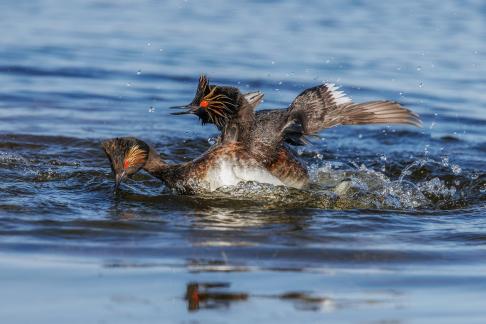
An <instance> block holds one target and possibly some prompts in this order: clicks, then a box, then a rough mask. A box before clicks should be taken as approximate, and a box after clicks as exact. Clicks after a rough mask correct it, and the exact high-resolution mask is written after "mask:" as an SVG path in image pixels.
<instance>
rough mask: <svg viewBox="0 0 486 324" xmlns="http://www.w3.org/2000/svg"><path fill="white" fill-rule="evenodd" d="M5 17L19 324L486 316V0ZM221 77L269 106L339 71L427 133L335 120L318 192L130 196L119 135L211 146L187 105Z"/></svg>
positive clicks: (2, 299)
mask: <svg viewBox="0 0 486 324" xmlns="http://www.w3.org/2000/svg"><path fill="white" fill-rule="evenodd" d="M0 30H2V36H0V177H1V179H2V180H1V181H0V282H1V283H2V289H1V292H0V303H1V304H2V307H1V308H0V321H1V322H2V323H4V322H5V323H29V322H35V323H54V322H60V323H61V322H62V323H64V322H69V323H142V322H176V323H187V322H195V323H199V322H201V323H206V322H207V323H226V322H241V323H247V322H250V321H259V322H265V323H270V322H283V321H288V322H296V321H301V322H306V323H307V322H323V321H329V322H346V323H349V322H353V323H354V322H356V323H363V322H365V323H376V322H382V323H395V322H396V323H402V322H404V323H406V322H414V323H434V322H437V323H458V322H460V323H484V322H485V321H486V310H485V309H484V303H483V301H484V300H486V261H485V260H486V215H485V214H486V212H485V210H486V209H485V207H486V204H485V202H486V167H485V165H486V129H485V125H486V92H485V91H484V89H485V86H486V77H485V75H486V64H485V63H484V62H486V42H484V40H485V39H486V5H485V4H484V3H483V2H481V1H470V2H467V3H466V2H462V1H443V2H440V3H439V2H435V1H420V2H419V1H412V2H406V3H405V2H399V1H387V2H381V3H379V2H364V1H339V2H333V3H331V2H329V3H323V2H321V1H307V2H305V3H304V2H300V1H283V2H277V1H247V2H245V3H235V2H229V1H207V2H205V3H204V4H203V3H201V2H196V1H164V2H161V1H149V0H141V1H136V2H135V1H128V0H119V1H108V0H106V1H95V0H71V1H60V0H39V1H19V0H17V1H10V0H3V1H1V2H0ZM200 73H207V74H208V76H209V78H210V80H211V81H212V82H214V83H217V84H227V85H233V86H237V87H239V88H241V89H242V91H255V90H261V91H263V92H264V93H265V101H264V103H263V104H262V107H264V108H276V107H286V106H287V105H288V104H289V103H290V102H291V101H292V100H293V98H295V96H296V95H297V94H298V93H300V92H301V91H302V90H304V89H306V88H308V87H312V86H314V85H317V84H320V83H322V82H333V83H337V84H339V85H341V86H342V88H343V90H344V91H346V93H347V94H348V95H349V96H350V97H352V98H353V100H355V101H357V102H361V101H367V100H375V99H388V100H397V101H400V102H401V103H402V104H404V105H405V106H407V107H409V108H410V109H412V110H414V111H416V112H417V113H419V114H420V116H421V118H422V120H423V124H424V127H423V128H422V129H415V128H411V127H401V126H391V127H381V126H369V127H368V126H366V127H365V126H362V127H354V126H353V127H338V128H333V129H330V130H327V131H325V132H323V133H322V134H321V135H322V136H321V139H314V140H313V141H312V144H311V145H309V146H306V147H305V148H299V150H297V153H298V154H299V155H300V157H301V158H302V160H303V161H304V162H305V163H306V165H307V166H308V167H309V169H310V171H311V173H312V179H313V186H312V187H311V188H310V189H308V190H305V191H287V190H283V189H282V188H268V187H265V186H262V187H258V186H257V187H254V186H250V187H248V186H245V185H242V186H240V187H238V188H230V189H228V190H226V191H222V192H218V193H215V194H214V195H206V196H200V197H194V196H180V195H175V194H173V193H172V192H170V191H169V190H167V189H166V188H164V187H163V186H161V185H160V183H159V182H158V180H154V179H152V178H150V177H149V176H148V175H146V174H139V175H137V176H136V177H135V178H134V180H133V181H131V182H128V183H126V185H124V186H123V188H122V194H121V195H120V196H119V197H113V195H112V188H113V179H112V176H111V174H110V172H111V171H110V167H109V164H108V161H107V159H106V157H105V156H104V154H103V152H102V151H101V148H100V145H99V143H100V141H101V140H102V139H105V138H110V137H115V136H128V135H131V136H136V137H139V138H141V139H144V140H146V141H148V142H150V143H152V144H153V145H154V146H155V147H156V149H157V150H158V151H159V152H161V154H162V155H163V156H164V158H167V159H168V160H170V161H172V162H180V161H188V160H190V159H192V158H194V157H196V156H198V155H199V154H201V153H202V152H204V151H205V150H206V149H207V148H208V147H209V146H210V142H211V141H212V138H213V137H214V136H216V135H217V131H216V129H215V128H213V127H211V126H201V125H199V124H198V122H197V120H196V118H194V117H192V116H183V117H181V116H172V115H170V114H169V111H168V110H167V107H169V106H173V105H177V104H184V103H187V102H189V101H190V100H191V99H192V96H193V93H194V90H195V87H196V83H197V79H198V76H199V74H200ZM336 188H341V189H342V188H345V190H344V191H342V190H341V191H340V190H338V189H336ZM336 192H338V194H337V197H336ZM194 289H197V290H198V293H196V294H193V293H192V292H193V290H194ZM196 297H197V298H196Z"/></svg>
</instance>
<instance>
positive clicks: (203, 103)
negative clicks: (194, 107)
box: [199, 100, 209, 108]
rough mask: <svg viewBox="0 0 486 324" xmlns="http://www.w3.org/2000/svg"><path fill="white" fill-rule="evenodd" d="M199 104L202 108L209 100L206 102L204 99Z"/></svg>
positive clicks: (207, 104)
mask: <svg viewBox="0 0 486 324" xmlns="http://www.w3.org/2000/svg"><path fill="white" fill-rule="evenodd" d="M199 106H200V107H202V108H206V107H207V106H209V102H207V101H206V100H203V101H201V102H200V103H199Z"/></svg>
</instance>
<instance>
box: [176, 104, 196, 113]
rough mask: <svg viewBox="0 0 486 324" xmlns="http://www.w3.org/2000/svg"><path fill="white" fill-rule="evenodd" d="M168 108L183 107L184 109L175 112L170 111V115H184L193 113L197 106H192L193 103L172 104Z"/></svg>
mask: <svg viewBox="0 0 486 324" xmlns="http://www.w3.org/2000/svg"><path fill="white" fill-rule="evenodd" d="M169 109H185V110H184V111H176V112H173V113H170V114H171V115H186V114H192V113H194V112H195V111H196V110H197V109H199V106H193V105H185V106H173V107H169Z"/></svg>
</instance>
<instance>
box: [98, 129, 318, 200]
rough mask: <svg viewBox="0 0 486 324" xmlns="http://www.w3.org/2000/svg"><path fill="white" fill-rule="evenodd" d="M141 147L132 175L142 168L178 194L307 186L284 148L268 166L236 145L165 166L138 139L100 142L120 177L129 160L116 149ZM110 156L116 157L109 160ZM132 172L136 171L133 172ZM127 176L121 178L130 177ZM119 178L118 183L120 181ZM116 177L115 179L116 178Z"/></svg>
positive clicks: (221, 146) (300, 167) (304, 175)
mask: <svg viewBox="0 0 486 324" xmlns="http://www.w3.org/2000/svg"><path fill="white" fill-rule="evenodd" d="M142 146H143V147H145V154H144V160H143V161H140V164H139V165H138V166H134V167H135V169H134V172H133V173H132V174H134V173H136V172H137V171H138V170H140V169H143V170H145V171H147V172H148V173H149V174H151V175H152V176H154V177H156V178H158V179H160V180H162V182H164V183H165V184H166V185H167V186H168V187H170V188H173V189H175V190H177V191H178V192H180V193H198V192H204V191H214V190H216V189H218V188H220V187H224V186H234V185H237V184H238V183H240V182H248V181H254V182H260V183H267V184H272V185H283V186H288V187H294V188H298V189H301V188H303V187H304V186H305V185H307V183H308V176H307V170H306V169H305V167H304V166H303V165H302V164H301V163H300V162H299V161H298V160H297V159H295V158H294V157H293V156H292V155H291V153H290V152H288V151H287V150H285V149H281V150H280V151H279V157H278V158H277V159H276V160H275V161H273V162H272V163H267V164H265V163H262V162H261V161H259V159H258V157H256V156H253V155H252V154H251V153H250V152H249V151H248V150H247V149H246V148H245V147H244V146H243V145H241V144H239V143H229V144H218V145H215V146H213V147H212V148H210V149H209V150H208V151H207V152H205V153H204V154H203V155H201V156H200V157H198V158H196V159H194V160H193V161H190V162H185V163H180V164H167V163H166V162H165V161H163V159H162V158H161V157H160V155H159V154H157V152H156V151H155V150H154V149H153V148H152V147H150V146H149V145H147V144H146V143H144V142H142V141H141V140H139V139H136V138H132V137H128V138H115V139H110V140H107V141H105V142H103V147H104V149H105V152H106V153H107V155H108V156H109V157H110V159H111V160H112V161H116V160H119V161H123V162H120V163H118V164H119V165H120V166H121V165H123V167H120V168H118V170H117V167H115V168H114V172H115V174H122V173H123V172H124V171H123V170H124V167H125V166H127V167H128V168H130V167H132V166H130V165H127V164H126V163H125V162H124V161H127V160H128V161H129V160H133V158H132V157H131V156H130V154H131V153H130V152H134V151H136V150H133V149H132V150H129V149H127V150H126V151H121V153H120V150H118V152H116V151H115V148H119V147H137V149H138V148H140V147H142ZM113 154H120V155H119V156H118V155H117V156H116V157H113ZM135 170H136V171H135ZM130 175H131V174H130V173H128V174H126V175H125V176H123V177H126V176H130ZM123 177H121V178H120V180H119V181H121V180H123ZM118 178H119V177H117V179H118Z"/></svg>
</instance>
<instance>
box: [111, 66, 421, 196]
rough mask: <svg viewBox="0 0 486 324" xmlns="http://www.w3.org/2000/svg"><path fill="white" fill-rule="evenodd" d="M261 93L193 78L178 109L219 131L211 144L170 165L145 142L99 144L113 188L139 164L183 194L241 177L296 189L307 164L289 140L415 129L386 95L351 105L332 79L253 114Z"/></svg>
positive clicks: (413, 119)
mask: <svg viewBox="0 0 486 324" xmlns="http://www.w3.org/2000/svg"><path fill="white" fill-rule="evenodd" d="M262 96H263V95H262V94H260V93H250V94H246V95H245V94H242V93H241V92H240V91H239V90H238V89H237V88H235V87H221V86H216V85H209V84H208V81H207V78H206V77H204V76H202V77H201V78H200V79H199V84H198V88H197V91H196V96H195V98H194V100H193V101H192V102H191V104H189V105H186V106H183V108H185V111H183V112H182V113H177V114H184V113H193V114H196V115H197V116H198V117H199V118H200V119H201V121H202V122H203V124H204V123H213V124H215V125H216V126H217V127H218V129H219V130H220V131H221V135H220V137H219V139H218V141H217V143H216V144H215V145H213V146H212V147H211V148H210V149H209V150H208V151H206V152H205V153H204V154H203V155H201V156H200V157H199V158H197V159H195V160H193V161H191V162H186V163H182V164H175V165H169V164H167V163H165V162H164V161H163V160H162V159H161V157H160V156H159V155H158V154H157V153H156V152H155V150H154V149H153V148H152V147H150V146H149V145H148V144H146V143H145V142H143V141H141V140H139V139H135V138H115V139H111V140H107V141H105V142H103V148H104V150H105V152H106V154H107V155H108V157H109V159H110V161H111V165H112V169H113V172H114V174H115V177H116V186H115V189H116V188H117V187H118V185H119V184H120V182H121V181H122V180H123V179H124V178H125V177H127V176H130V175H132V174H135V173H136V172H138V171H139V170H140V169H144V170H146V171H147V172H148V173H150V174H151V175H153V176H155V177H157V178H159V179H161V180H162V181H163V182H164V183H165V184H166V185H167V186H169V187H171V188H175V189H176V190H178V191H179V192H182V193H197V192H200V191H213V190H216V189H218V188H220V187H222V186H231V185H236V184H237V183H239V182H242V181H256V182H261V183H268V184H273V185H285V186H288V187H294V188H298V189H300V188H303V187H305V186H306V185H307V184H308V181H309V177H308V174H307V170H306V168H305V167H304V166H303V165H302V164H301V163H300V162H299V161H298V159H296V158H295V156H294V155H293V153H292V151H291V150H290V149H289V147H288V144H291V145H305V144H307V143H308V142H307V140H306V138H305V137H306V136H309V135H314V134H316V133H317V132H319V131H320V130H322V129H325V128H329V127H334V126H337V125H358V124H391V123H393V124H409V125H413V126H417V127H420V126H421V122H420V119H419V117H418V115H417V114H415V113H414V112H412V111H410V110H408V109H406V108H404V107H402V106H401V105H400V104H399V103H396V102H392V101H371V102H365V103H361V104H356V103H353V102H352V101H351V99H350V98H348V97H347V96H346V95H345V94H344V93H343V92H341V91H338V89H337V87H336V86H334V85H333V84H324V85H319V86H316V87H313V88H310V89H307V90H305V91H303V92H302V93H301V94H300V95H299V96H297V98H295V100H294V101H293V102H292V103H291V104H290V106H289V107H288V108H287V109H272V110H262V111H258V112H256V113H255V111H254V110H255V107H256V105H258V103H259V102H260V101H261V97H262Z"/></svg>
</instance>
